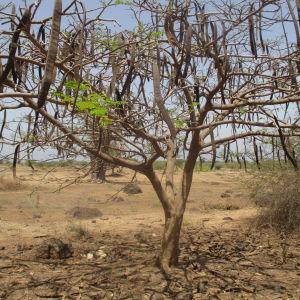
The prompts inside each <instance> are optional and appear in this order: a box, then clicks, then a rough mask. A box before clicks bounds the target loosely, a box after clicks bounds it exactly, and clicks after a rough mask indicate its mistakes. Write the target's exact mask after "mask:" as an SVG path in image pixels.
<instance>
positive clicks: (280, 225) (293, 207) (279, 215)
mask: <svg viewBox="0 0 300 300" xmlns="http://www.w3.org/2000/svg"><path fill="white" fill-rule="evenodd" d="M251 196H252V198H253V199H254V201H255V203H256V204H257V205H258V206H259V207H260V209H259V214H258V217H257V225H258V226H259V227H261V226H263V227H265V226H268V227H270V228H273V229H275V230H277V231H282V232H292V231H299V230H300V174H299V173H298V172H293V171H282V172H268V173H261V174H259V175H258V174H256V176H255V177H254V178H253V179H252V180H251Z"/></svg>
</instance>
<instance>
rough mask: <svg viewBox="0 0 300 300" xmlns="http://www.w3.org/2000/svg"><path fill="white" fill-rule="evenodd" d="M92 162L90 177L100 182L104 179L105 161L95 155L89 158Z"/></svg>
mask: <svg viewBox="0 0 300 300" xmlns="http://www.w3.org/2000/svg"><path fill="white" fill-rule="evenodd" d="M91 164H92V178H95V179H97V180H100V181H101V182H105V181H106V162H105V161H103V160H102V159H99V158H97V157H93V158H91Z"/></svg>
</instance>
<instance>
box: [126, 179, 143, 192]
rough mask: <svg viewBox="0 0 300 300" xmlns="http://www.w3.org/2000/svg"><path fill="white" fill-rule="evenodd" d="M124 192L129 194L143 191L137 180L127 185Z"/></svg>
mask: <svg viewBox="0 0 300 300" xmlns="http://www.w3.org/2000/svg"><path fill="white" fill-rule="evenodd" d="M124 192H125V193H127V194H128V195H135V194H141V193H142V192H143V191H142V189H141V188H140V187H139V185H138V184H137V183H136V182H132V183H129V184H127V185H126V186H125V188H124Z"/></svg>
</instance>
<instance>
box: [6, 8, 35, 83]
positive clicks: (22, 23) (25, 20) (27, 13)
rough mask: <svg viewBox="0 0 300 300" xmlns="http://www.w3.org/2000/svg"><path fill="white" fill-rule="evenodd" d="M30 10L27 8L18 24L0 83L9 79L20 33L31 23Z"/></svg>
mask: <svg viewBox="0 0 300 300" xmlns="http://www.w3.org/2000/svg"><path fill="white" fill-rule="evenodd" d="M30 17H31V14H30V11H29V10H28V9H26V10H25V12H24V14H23V16H22V18H21V21H20V23H19V24H18V27H17V29H16V30H15V32H14V34H13V37H12V40H11V43H10V49H9V55H8V59H7V63H6V66H5V69H4V71H3V72H2V74H1V77H0V85H1V84H2V83H3V82H4V81H5V80H6V79H7V76H8V74H9V73H10V72H11V71H12V69H13V67H14V60H15V56H16V51H17V48H18V42H19V37H20V33H21V31H22V30H25V29H27V28H28V25H29V23H30Z"/></svg>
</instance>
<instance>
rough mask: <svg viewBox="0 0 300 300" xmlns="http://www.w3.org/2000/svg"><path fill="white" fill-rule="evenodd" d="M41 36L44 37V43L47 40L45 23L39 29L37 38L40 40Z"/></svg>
mask: <svg viewBox="0 0 300 300" xmlns="http://www.w3.org/2000/svg"><path fill="white" fill-rule="evenodd" d="M40 38H42V41H43V43H45V42H46V35H45V25H44V24H42V25H41V26H40V28H39V31H38V34H37V37H36V39H37V40H38V41H39V40H40Z"/></svg>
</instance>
